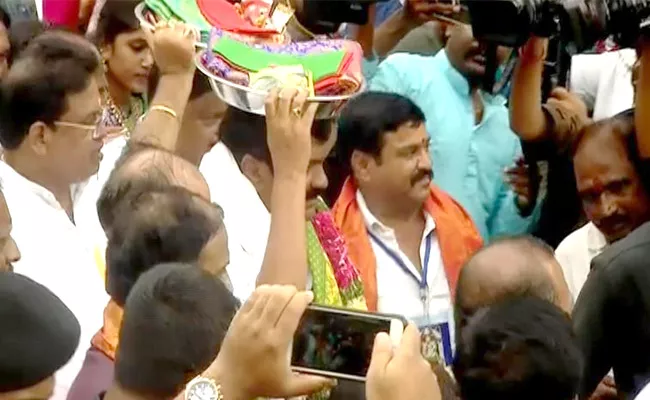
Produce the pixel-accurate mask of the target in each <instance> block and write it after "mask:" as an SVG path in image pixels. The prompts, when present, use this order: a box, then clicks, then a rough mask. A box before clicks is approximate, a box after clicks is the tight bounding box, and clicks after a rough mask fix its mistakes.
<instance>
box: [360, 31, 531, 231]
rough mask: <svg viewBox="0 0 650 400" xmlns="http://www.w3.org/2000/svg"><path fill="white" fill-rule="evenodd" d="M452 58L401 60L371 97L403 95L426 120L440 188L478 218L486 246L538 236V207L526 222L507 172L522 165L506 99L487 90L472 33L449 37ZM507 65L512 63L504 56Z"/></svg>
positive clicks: (393, 62) (389, 64) (384, 67)
mask: <svg viewBox="0 0 650 400" xmlns="http://www.w3.org/2000/svg"><path fill="white" fill-rule="evenodd" d="M447 35H448V40H447V44H446V47H445V50H444V51H441V52H439V53H438V54H436V55H435V56H433V57H428V56H420V55H415V54H394V55H392V56H390V57H389V58H387V59H386V61H384V62H383V63H382V64H381V65H380V66H379V68H378V70H377V72H376V74H375V75H374V77H373V79H372V81H371V82H370V89H371V90H383V91H390V92H395V93H399V94H401V95H404V96H406V97H408V98H410V99H411V100H412V101H413V102H415V103H416V104H417V105H418V106H419V107H420V108H421V109H422V110H423V111H424V112H425V115H426V121H427V122H426V126H427V131H428V133H429V135H430V136H431V150H430V152H431V159H432V162H433V167H434V172H435V181H436V183H437V184H438V185H439V186H440V187H441V188H442V189H444V190H445V191H447V192H448V193H450V194H451V195H452V196H453V197H454V198H455V199H456V200H458V201H459V202H460V203H461V204H462V205H463V206H464V207H465V209H466V210H467V211H468V212H469V213H470V215H471V216H472V218H473V219H474V222H475V223H476V225H477V227H478V228H479V230H480V232H481V234H482V235H483V238H484V239H485V240H486V241H487V240H490V239H491V238H494V237H496V236H503V235H514V234H519V233H524V232H528V231H530V230H531V229H532V228H533V227H534V226H533V225H534V223H535V221H536V220H537V216H538V207H536V208H535V209H534V210H533V212H532V213H531V214H530V216H528V217H522V216H521V214H522V210H523V209H524V208H526V204H524V203H526V201H521V198H520V197H519V196H517V195H515V194H514V193H513V191H512V190H511V188H510V186H509V185H508V183H507V182H506V181H505V180H504V171H505V170H506V169H508V168H510V167H512V166H514V165H515V163H516V162H517V160H519V159H520V158H521V157H522V150H521V144H520V142H519V139H518V137H517V136H516V135H515V134H514V133H513V132H512V131H511V130H510V123H509V119H508V109H507V108H506V105H505V104H506V99H505V98H504V97H503V96H500V95H492V94H490V93H486V92H484V91H483V90H481V89H480V86H481V82H482V79H483V76H484V74H485V54H484V50H485V47H484V46H483V45H481V44H479V43H478V42H477V41H476V40H475V39H474V37H473V36H472V30H471V26H470V25H466V24H462V23H458V24H457V25H453V26H450V27H449V28H448V29H447ZM499 53H500V54H499V57H497V58H498V59H499V60H501V61H503V60H505V58H506V57H507V52H504V51H503V49H500V51H499Z"/></svg>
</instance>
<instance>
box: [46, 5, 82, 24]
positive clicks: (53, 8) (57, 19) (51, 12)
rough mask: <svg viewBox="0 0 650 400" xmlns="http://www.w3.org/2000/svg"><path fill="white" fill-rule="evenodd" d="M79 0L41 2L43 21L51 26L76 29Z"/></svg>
mask: <svg viewBox="0 0 650 400" xmlns="http://www.w3.org/2000/svg"><path fill="white" fill-rule="evenodd" d="M80 5H81V0H43V20H44V21H45V22H48V23H50V24H52V25H53V26H64V27H67V28H70V29H76V28H77V26H78V25H79V7H80Z"/></svg>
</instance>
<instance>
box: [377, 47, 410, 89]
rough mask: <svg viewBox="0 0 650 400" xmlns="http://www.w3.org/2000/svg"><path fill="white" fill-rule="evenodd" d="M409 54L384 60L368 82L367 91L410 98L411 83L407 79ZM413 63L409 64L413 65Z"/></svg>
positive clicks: (395, 55) (396, 55) (397, 55)
mask: <svg viewBox="0 0 650 400" xmlns="http://www.w3.org/2000/svg"><path fill="white" fill-rule="evenodd" d="M410 57H411V56H410V55H409V54H394V55H392V56H390V57H388V58H387V59H386V60H384V61H383V62H382V63H381V64H379V67H378V68H377V70H376V71H375V73H374V74H373V76H372V79H371V80H370V85H369V89H370V90H374V91H379V92H391V93H397V94H401V95H402V96H406V97H411V96H412V95H413V94H414V90H413V88H412V86H413V85H412V83H411V82H412V81H411V79H409V78H408V75H409V73H410V72H411V71H410V69H411V68H410V67H409V58H410ZM413 64H414V63H411V65H413Z"/></svg>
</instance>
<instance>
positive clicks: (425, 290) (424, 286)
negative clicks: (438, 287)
mask: <svg viewBox="0 0 650 400" xmlns="http://www.w3.org/2000/svg"><path fill="white" fill-rule="evenodd" d="M368 235H370V238H371V239H372V240H373V241H374V242H375V243H377V245H378V246H379V247H380V248H381V249H382V250H383V251H384V252H385V253H386V254H387V255H388V256H389V257H390V258H392V259H393V261H394V262H395V264H397V266H398V267H400V268H401V269H402V271H404V272H406V273H407V274H409V275H410V276H411V277H412V278H413V279H415V281H416V282H417V283H418V286H419V287H420V299H421V300H422V303H423V305H424V306H425V308H428V307H427V306H426V304H427V303H428V297H429V283H428V282H427V273H428V272H429V256H430V255H431V234H429V235H427V237H426V244H425V246H424V262H423V263H422V274H421V276H420V277H418V276H417V275H415V274H414V273H413V271H411V270H410V269H409V267H407V266H406V264H404V261H402V258H401V257H400V256H399V255H397V254H395V252H394V251H393V250H391V249H389V248H388V246H386V244H385V243H384V242H383V241H382V240H381V239H379V238H378V237H377V235H375V234H374V233H372V232H370V230H368ZM425 312H428V310H425Z"/></svg>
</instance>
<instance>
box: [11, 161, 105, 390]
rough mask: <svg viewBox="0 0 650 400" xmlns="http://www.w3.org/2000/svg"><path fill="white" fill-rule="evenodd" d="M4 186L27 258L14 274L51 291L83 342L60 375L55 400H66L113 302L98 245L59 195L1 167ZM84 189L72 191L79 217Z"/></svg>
mask: <svg viewBox="0 0 650 400" xmlns="http://www.w3.org/2000/svg"><path fill="white" fill-rule="evenodd" d="M0 180H1V181H2V186H3V193H4V195H5V198H6V199H7V206H8V208H9V212H10V213H11V217H12V220H13V231H12V236H13V238H14V239H15V241H16V244H17V246H18V248H19V250H20V252H21V255H22V258H21V260H20V261H19V262H17V263H15V264H14V268H15V272H16V273H20V274H23V275H25V276H28V277H30V278H31V279H33V280H35V281H36V282H38V283H40V284H42V285H44V286H45V287H47V288H48V289H50V290H51V291H52V292H53V293H54V294H55V295H56V296H58V297H59V298H60V299H61V300H62V301H63V303H64V304H65V305H66V306H67V307H68V308H69V309H70V310H71V311H72V313H73V314H74V315H75V317H76V318H77V320H78V321H79V324H80V326H81V337H80V342H79V346H78V348H77V351H76V352H75V354H74V355H73V357H72V359H71V360H70V361H69V362H68V364H66V365H65V366H64V367H63V368H62V369H61V370H59V372H57V374H56V389H55V394H54V399H64V398H65V397H66V395H67V392H68V389H69V387H70V385H71V384H72V382H73V380H74V378H75V377H76V375H77V373H78V372H79V370H80V369H81V365H82V363H83V360H84V357H85V353H86V350H87V349H88V346H89V344H90V340H91V338H92V336H93V335H94V334H95V333H96V332H97V331H98V330H99V329H100V328H101V326H102V324H103V311H104V307H105V306H106V303H107V302H108V300H109V296H108V295H107V294H106V291H105V289H104V282H103V279H102V276H101V275H100V273H99V271H98V266H97V264H96V260H95V253H94V244H93V243H92V240H89V237H88V235H86V233H85V231H83V230H82V229H80V228H79V227H77V226H75V224H74V223H72V221H71V220H70V218H69V217H68V215H67V213H66V211H65V210H64V209H63V208H62V207H61V205H60V204H59V202H58V201H57V200H56V199H55V197H54V195H53V194H52V193H51V192H50V191H48V190H47V189H45V188H44V187H42V186H40V185H38V184H36V183H34V182H31V181H29V180H27V179H26V178H25V177H23V176H22V175H20V174H19V173H18V172H16V171H15V170H14V169H13V168H12V167H10V166H9V165H7V164H6V163H4V162H0ZM84 187H85V185H79V186H75V187H73V188H72V194H73V201H74V208H75V212H76V211H77V206H78V205H79V199H80V197H81V194H82V193H83V190H84Z"/></svg>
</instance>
